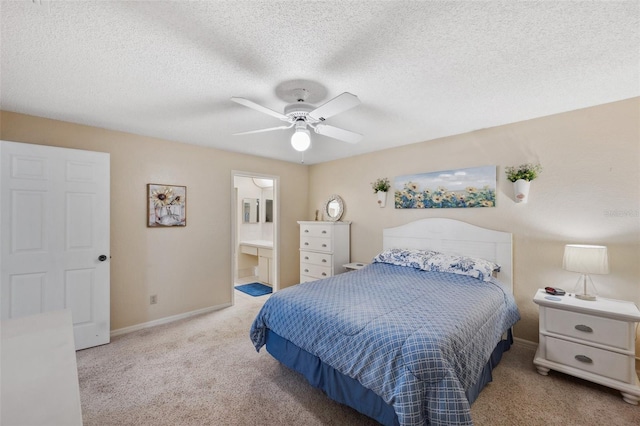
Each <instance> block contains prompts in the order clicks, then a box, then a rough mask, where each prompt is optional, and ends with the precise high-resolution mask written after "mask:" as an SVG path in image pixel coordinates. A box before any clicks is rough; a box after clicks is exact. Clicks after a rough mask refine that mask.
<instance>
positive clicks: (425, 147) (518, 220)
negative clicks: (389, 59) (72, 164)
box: [0, 98, 640, 353]
mask: <svg viewBox="0 0 640 426" xmlns="http://www.w3.org/2000/svg"><path fill="white" fill-rule="evenodd" d="M0 119H1V127H0V137H1V138H2V139H4V140H13V141H18V142H30V143H39V144H44V145H56V146H65V147H70V148H80V149H89V150H95V151H104V152H110V153H111V182H112V195H111V220H112V230H111V247H112V255H113V259H112V263H111V266H112V267H111V273H112V288H111V305H112V308H111V309H112V329H119V328H122V327H126V326H131V325H136V324H140V323H144V322H147V321H151V320H154V319H158V318H162V317H166V316H170V315H175V314H179V313H183V312H188V311H192V310H196V309H199V308H204V307H209V306H215V305H220V304H224V303H228V302H229V301H230V300H231V284H230V283H231V266H230V265H231V252H230V245H231V242H230V238H231V229H230V214H231V208H230V201H231V194H230V188H231V170H242V171H248V172H258V173H264V174H269V175H278V176H280V178H281V179H280V185H281V186H280V197H279V200H280V204H281V208H280V212H281V216H280V217H281V232H280V263H281V264H280V272H281V287H286V286H289V285H292V284H295V283H297V282H298V273H299V269H298V226H297V224H296V221H297V220H301V219H306V220H313V218H314V214H315V210H316V209H320V208H321V207H322V204H323V203H324V201H325V199H326V198H327V197H328V196H329V195H331V194H334V193H335V194H339V195H340V196H342V197H343V199H344V201H345V215H344V217H343V219H344V220H350V221H352V222H353V224H352V228H351V241H352V247H351V258H352V260H353V261H365V262H366V261H369V260H370V259H371V258H372V257H373V256H374V255H375V254H376V253H377V252H378V251H379V250H380V249H381V247H382V229H383V228H385V227H390V226H397V225H400V224H404V223H407V222H410V221H412V220H416V219H421V218H425V217H450V218H455V219H459V220H463V221H466V222H469V223H473V224H476V225H480V226H485V227H489V228H493V229H498V230H502V231H509V232H512V233H513V240H514V270H515V271H514V272H515V277H514V293H515V297H516V300H517V302H518V306H519V308H520V312H521V314H522V320H521V321H520V322H519V323H518V325H517V326H516V327H515V334H516V336H517V337H520V338H523V339H527V340H530V341H537V340H538V336H537V329H538V309H537V306H536V305H535V304H534V303H533V302H532V301H531V299H532V297H533V294H534V292H535V290H536V289H537V288H539V287H543V286H546V285H554V286H559V287H563V288H565V289H567V290H570V291H571V290H573V288H574V286H575V282H576V280H577V278H578V277H577V276H576V275H575V274H573V273H569V272H566V271H564V270H562V253H563V248H564V245H565V244H567V243H592V244H605V245H607V246H608V247H609V256H610V266H611V274H609V275H605V276H596V277H595V282H596V284H597V286H598V290H599V293H600V294H601V295H602V296H605V297H612V298H619V299H626V300H631V301H634V302H635V303H637V304H640V219H639V217H638V212H639V210H640V127H639V126H640V125H639V122H640V98H635V99H630V100H626V101H621V102H616V103H611V104H606V105H601V106H597V107H593V108H588V109H584V110H578V111H572V112H568V113H564V114H558V115H554V116H550V117H544V118H540V119H535V120H529V121H525V122H520V123H515V124H511V125H506V126H501V127H496V128H490V129H484V130H479V131H476V132H472V133H467V134H463V135H458V136H453V137H448V138H442V139H437V140H433V141H428V142H422V143H417V144H412V145H407V146H403V147H399V148H394V149H390V150H386V151H381V152H377V153H372V154H366V155H361V156H357V157H351V158H347V159H343V160H337V161H332V162H328V163H324V164H319V165H313V166H301V165H296V164H292V163H285V162H279V161H273V160H268V159H263V158H258V157H252V156H247V155H241V154H234V153H229V152H224V151H219V150H215V149H209V148H203V147H197V146H191V145H186V144H179V143H174V142H167V141H163V140H158V139H152V138H146V137H142V136H135V135H131V134H126V133H120V132H113V131H108V130H103V129H97V128H92V127H87V126H79V125H74V124H69V123H64V122H59V121H53V120H47V119H42V118H37V117H31V116H25V115H20V114H14V113H8V112H4V113H2V116H1V117H0ZM426 119H428V118H426ZM408 125H410V123H408ZM362 143H366V140H365V141H364V142H362ZM535 161H539V162H540V163H541V164H542V165H543V167H544V170H543V172H542V174H541V176H540V177H539V178H538V179H537V180H535V181H534V182H533V184H532V189H531V194H530V200H529V203H528V204H516V203H515V202H514V201H513V190H512V186H511V183H510V182H508V181H507V180H506V179H505V177H504V167H505V166H510V165H518V164H521V163H524V162H535ZM480 165H497V166H498V188H497V206H496V207H495V208H482V209H449V210H442V211H437V210H396V209H394V208H393V200H392V197H391V196H389V199H388V201H387V207H386V208H382V209H381V208H379V207H378V206H377V203H376V198H375V195H374V194H373V191H372V189H371V186H370V183H371V182H373V181H374V180H375V179H376V178H378V177H385V176H386V177H389V178H390V179H393V178H394V177H395V176H399V175H404V174H411V173H423V172H430V171H438V170H446V169H452V168H464V167H474V166H480ZM147 183H173V184H179V185H186V186H187V187H188V204H189V206H188V219H187V221H188V224H187V227H186V228H184V229H147V228H146V226H145V222H144V220H145V209H146V205H145V197H144V193H145V185H146V184H147ZM307 194H309V195H308V196H307ZM307 197H308V198H307ZM152 293H156V294H158V298H159V303H158V305H154V306H150V305H149V303H148V300H149V294H152ZM639 340H640V339H639ZM639 343H640V342H639ZM637 352H638V353H640V348H638V351H637Z"/></svg>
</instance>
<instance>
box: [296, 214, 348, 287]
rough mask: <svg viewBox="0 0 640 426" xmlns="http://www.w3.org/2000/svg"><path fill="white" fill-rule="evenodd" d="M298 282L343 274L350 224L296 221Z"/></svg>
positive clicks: (346, 260) (346, 257)
mask: <svg viewBox="0 0 640 426" xmlns="http://www.w3.org/2000/svg"><path fill="white" fill-rule="evenodd" d="M298 224H299V225H300V282H301V283H303V282H307V281H315V280H319V279H323V278H328V277H332V276H334V275H337V274H339V273H342V272H345V271H346V269H345V268H344V266H343V265H344V264H346V263H349V262H350V261H349V258H350V250H351V249H350V227H351V222H340V221H337V222H315V221H299V222H298Z"/></svg>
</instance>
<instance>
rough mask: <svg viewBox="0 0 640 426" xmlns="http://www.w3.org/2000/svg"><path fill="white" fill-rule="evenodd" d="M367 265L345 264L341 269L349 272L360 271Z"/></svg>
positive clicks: (359, 263)
mask: <svg viewBox="0 0 640 426" xmlns="http://www.w3.org/2000/svg"><path fill="white" fill-rule="evenodd" d="M367 265H368V263H362V262H352V263H347V264H345V265H342V267H343V268H345V269H347V270H350V271H355V270H356V269H362V268H364V267H365V266H367Z"/></svg>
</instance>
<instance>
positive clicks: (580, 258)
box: [562, 244, 609, 300]
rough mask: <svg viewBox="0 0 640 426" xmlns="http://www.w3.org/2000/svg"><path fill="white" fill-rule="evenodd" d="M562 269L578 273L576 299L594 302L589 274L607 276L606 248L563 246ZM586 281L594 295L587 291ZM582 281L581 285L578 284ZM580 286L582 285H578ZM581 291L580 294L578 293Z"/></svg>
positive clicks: (578, 245) (579, 245)
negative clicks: (589, 283) (588, 282)
mask: <svg viewBox="0 0 640 426" xmlns="http://www.w3.org/2000/svg"><path fill="white" fill-rule="evenodd" d="M562 269H565V270H567V271H571V272H579V273H580V274H581V275H580V278H579V279H578V284H577V285H576V290H577V291H576V298H578V299H582V300H596V296H595V286H594V285H593V280H592V279H591V276H590V274H608V273H609V258H608V256H607V247H606V246H591V245H582V244H567V245H566V246H564V258H563V260H562ZM587 279H588V280H589V281H591V286H592V287H593V288H594V294H590V293H589V292H588V291H587ZM580 281H582V283H580ZM580 284H582V285H580ZM579 290H582V293H579Z"/></svg>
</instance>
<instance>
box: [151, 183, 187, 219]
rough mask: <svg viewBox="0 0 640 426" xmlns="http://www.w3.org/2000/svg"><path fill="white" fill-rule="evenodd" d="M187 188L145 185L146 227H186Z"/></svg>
mask: <svg viewBox="0 0 640 426" xmlns="http://www.w3.org/2000/svg"><path fill="white" fill-rule="evenodd" d="M186 211H187V187H186V186H176V185H158V184H154V183H150V184H147V216H148V222H147V226H148V227H150V228H162V227H167V226H187V214H186Z"/></svg>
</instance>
